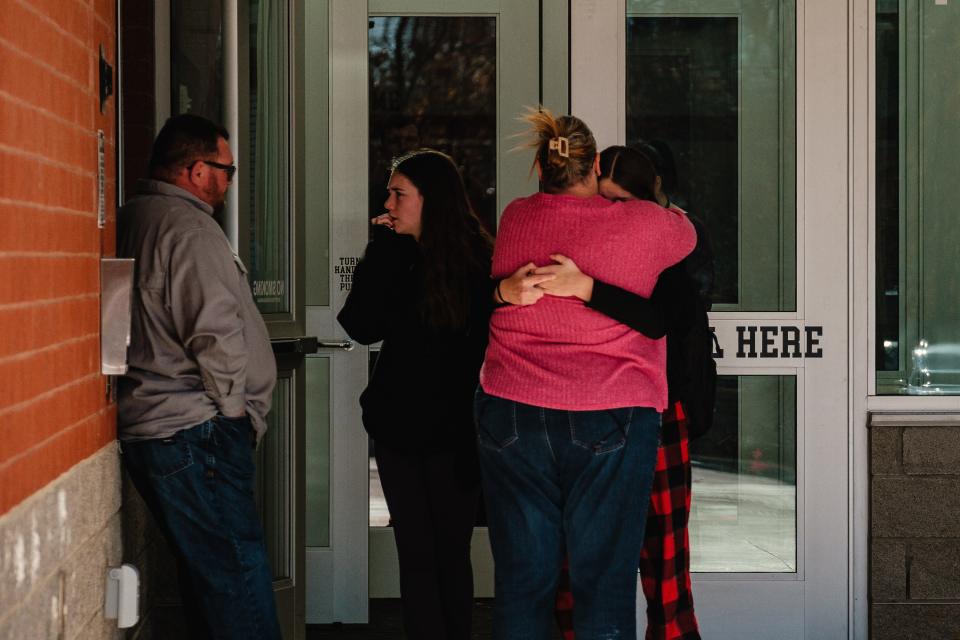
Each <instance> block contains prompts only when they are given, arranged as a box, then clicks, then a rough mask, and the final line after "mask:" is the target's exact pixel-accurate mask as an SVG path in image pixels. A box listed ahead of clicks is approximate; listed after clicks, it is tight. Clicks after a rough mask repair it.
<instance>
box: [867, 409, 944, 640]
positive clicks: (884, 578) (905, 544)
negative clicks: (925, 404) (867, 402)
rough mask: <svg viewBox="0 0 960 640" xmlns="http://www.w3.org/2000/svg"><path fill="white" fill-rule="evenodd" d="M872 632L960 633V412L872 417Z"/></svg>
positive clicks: (883, 635) (906, 635)
mask: <svg viewBox="0 0 960 640" xmlns="http://www.w3.org/2000/svg"><path fill="white" fill-rule="evenodd" d="M870 456H871V463H870V464H871V469H870V494H871V517H870V534H871V539H870V617H871V638H874V639H876V640H888V639H889V640H894V639H895V640H910V639H912V638H918V639H919V638H923V639H927V638H960V413H958V414H897V413H890V414H872V415H871V419H870Z"/></svg>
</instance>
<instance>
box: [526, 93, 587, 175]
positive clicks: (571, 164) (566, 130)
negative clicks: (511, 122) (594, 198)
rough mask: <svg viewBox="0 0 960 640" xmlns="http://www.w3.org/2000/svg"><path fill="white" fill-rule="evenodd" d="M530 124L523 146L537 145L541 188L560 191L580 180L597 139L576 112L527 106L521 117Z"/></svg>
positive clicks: (535, 146)
mask: <svg viewBox="0 0 960 640" xmlns="http://www.w3.org/2000/svg"><path fill="white" fill-rule="evenodd" d="M522 119H523V120H525V121H526V122H527V123H528V124H529V125H530V140H529V141H528V142H527V144H526V145H525V146H526V147H529V148H532V149H536V150H537V155H536V160H535V163H534V164H536V161H539V162H540V172H541V174H542V178H541V179H542V182H543V186H544V189H546V190H547V191H560V190H563V189H565V188H567V187H569V186H571V185H574V184H577V183H578V182H581V181H583V179H584V178H586V177H587V175H589V173H590V171H591V170H592V169H593V162H594V158H595V157H596V155H597V142H596V140H594V138H593V133H592V132H591V131H590V128H589V127H588V126H587V125H586V123H584V122H583V120H581V119H580V118H577V117H576V116H569V115H567V116H560V117H559V118H556V117H554V115H553V113H551V112H550V110H549V109H546V108H544V107H540V108H539V109H533V108H530V109H529V110H528V111H527V113H526V115H524V116H523V118H522Z"/></svg>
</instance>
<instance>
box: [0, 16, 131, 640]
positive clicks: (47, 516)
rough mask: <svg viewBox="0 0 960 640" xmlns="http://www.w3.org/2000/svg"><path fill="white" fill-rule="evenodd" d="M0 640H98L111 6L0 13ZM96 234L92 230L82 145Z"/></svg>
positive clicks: (113, 457)
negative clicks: (104, 80)
mask: <svg viewBox="0 0 960 640" xmlns="http://www.w3.org/2000/svg"><path fill="white" fill-rule="evenodd" d="M0 14H2V18H0V543H2V548H0V638H3V639H6V638H11V639H13V638H16V639H17V640H22V639H26V638H29V639H30V640H42V639H44V638H58V639H59V638H64V639H67V640H70V639H73V638H109V637H114V636H115V635H116V634H117V632H116V628H115V624H114V623H112V622H108V621H106V620H105V619H104V618H103V615H102V614H103V612H102V609H103V587H104V584H105V576H106V570H107V567H108V566H110V565H113V564H116V563H117V562H118V561H119V560H120V552H121V548H120V516H119V509H120V493H119V466H118V456H117V448H116V445H115V444H114V438H115V435H116V409H115V406H114V405H113V403H111V401H110V399H109V397H108V394H107V385H106V379H105V378H104V377H103V376H102V375H101V374H100V324H99V321H100V281H99V273H100V258H101V256H103V255H112V254H113V248H114V246H115V231H114V230H115V225H114V219H115V218H114V214H115V206H114V205H115V201H116V175H117V172H116V139H117V136H116V126H115V125H116V115H115V110H114V104H115V103H116V97H115V96H113V97H110V98H109V99H108V100H107V101H106V104H105V105H104V108H103V109H102V110H101V104H100V82H99V80H100V71H99V67H100V65H99V60H100V52H101V50H102V51H103V55H104V57H105V58H106V60H107V62H108V63H109V64H110V65H111V66H112V67H113V68H114V69H115V68H116V66H117V65H116V55H115V52H116V1H115V0H3V2H0ZM98 131H103V133H104V138H105V158H104V164H105V168H106V172H105V176H104V177H105V193H104V196H105V197H104V199H105V202H106V214H107V222H106V226H105V228H103V229H101V228H99V226H98V223H97V222H98V220H97V218H98V216H97V210H98V206H97V205H98V189H97V185H98V179H97V177H98V171H97V169H98V164H99V163H98V156H97V147H98V137H97V132H98Z"/></svg>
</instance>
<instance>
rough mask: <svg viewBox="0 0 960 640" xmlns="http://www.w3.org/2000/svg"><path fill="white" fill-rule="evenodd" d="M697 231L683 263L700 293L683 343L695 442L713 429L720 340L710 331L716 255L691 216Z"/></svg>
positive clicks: (689, 418)
mask: <svg viewBox="0 0 960 640" xmlns="http://www.w3.org/2000/svg"><path fill="white" fill-rule="evenodd" d="M689 219H690V222H692V223H693V226H694V228H695V229H696V231H697V246H696V247H694V249H693V251H692V252H691V253H690V255H689V256H687V258H686V259H684V260H683V262H682V263H681V264H682V265H683V268H684V271H685V272H686V274H687V275H688V276H689V278H690V281H691V282H690V285H691V286H692V287H693V288H695V289H696V296H694V297H695V298H696V300H695V302H692V308H691V309H690V312H691V315H692V321H691V322H690V324H689V325H688V326H687V331H686V333H685V334H683V335H681V336H672V339H674V340H676V341H679V344H678V345H677V346H678V347H679V348H680V352H681V357H682V371H683V376H684V378H685V383H686V385H685V393H684V399H683V409H684V412H685V413H686V417H687V433H688V436H689V438H690V439H691V440H693V439H694V438H699V437H700V436H702V435H703V434H704V433H706V432H707V431H708V430H709V429H710V427H711V426H713V411H714V405H715V404H716V399H717V363H716V362H714V360H713V357H714V344H715V342H716V337H715V336H714V334H713V331H712V330H711V329H710V320H709V318H707V311H709V309H710V306H711V304H710V292H711V290H712V289H713V278H714V270H713V251H712V249H711V246H710V241H709V238H708V236H707V231H706V228H705V227H704V225H703V223H702V222H701V221H700V220H698V219H697V218H695V217H693V216H689Z"/></svg>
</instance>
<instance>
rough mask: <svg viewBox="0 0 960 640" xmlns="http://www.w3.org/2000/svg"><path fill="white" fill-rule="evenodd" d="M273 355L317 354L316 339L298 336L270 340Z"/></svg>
mask: <svg viewBox="0 0 960 640" xmlns="http://www.w3.org/2000/svg"><path fill="white" fill-rule="evenodd" d="M270 345H271V346H272V347H273V352H274V353H275V354H278V355H279V354H284V353H293V354H300V355H307V354H309V353H316V352H317V339H316V338H314V337H313V336H300V337H299V338H279V339H276V340H271V341H270Z"/></svg>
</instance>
